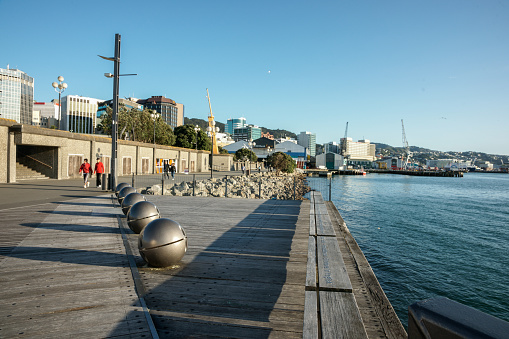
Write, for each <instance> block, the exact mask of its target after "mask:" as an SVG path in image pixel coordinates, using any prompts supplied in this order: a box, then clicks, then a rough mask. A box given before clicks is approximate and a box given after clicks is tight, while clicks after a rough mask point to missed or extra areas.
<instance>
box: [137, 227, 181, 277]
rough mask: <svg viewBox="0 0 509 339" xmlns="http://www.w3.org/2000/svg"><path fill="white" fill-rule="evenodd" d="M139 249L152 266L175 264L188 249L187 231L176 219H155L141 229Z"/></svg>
mask: <svg viewBox="0 0 509 339" xmlns="http://www.w3.org/2000/svg"><path fill="white" fill-rule="evenodd" d="M138 250H139V252H140V255H141V257H142V258H143V260H145V261H146V262H147V263H148V264H149V265H150V266H153V267H167V266H171V265H175V264H176V263H178V262H179V261H180V259H182V257H183V256H184V254H185V253H186V251H187V236H186V232H185V231H184V229H183V228H182V226H180V224H179V223H178V222H176V221H173V220H171V219H168V218H160V219H155V220H153V221H151V222H150V223H149V224H148V225H147V226H146V227H145V228H143V230H142V231H141V233H140V236H139V238H138Z"/></svg>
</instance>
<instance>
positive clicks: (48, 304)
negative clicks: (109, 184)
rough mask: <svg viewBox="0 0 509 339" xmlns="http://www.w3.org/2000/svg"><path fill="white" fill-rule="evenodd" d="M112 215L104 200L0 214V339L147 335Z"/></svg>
mask: <svg viewBox="0 0 509 339" xmlns="http://www.w3.org/2000/svg"><path fill="white" fill-rule="evenodd" d="M55 207H56V208H55ZM117 211H118V209H115V208H113V205H112V204H111V200H110V199H108V198H107V197H95V198H87V199H79V200H71V201H68V202H66V203H63V204H61V205H53V206H52V205H51V204H50V205H49V206H46V205H41V206H36V207H35V210H31V211H30V212H29V213H26V212H25V211H24V210H23V209H15V208H14V209H7V210H2V211H0V218H2V220H7V222H3V223H2V224H1V226H0V227H1V232H2V234H3V237H2V238H3V239H2V242H1V243H0V245H1V246H2V247H1V248H2V251H1V253H2V255H3V256H2V257H0V296H1V297H0V337H2V338H12V337H23V338H66V337H67V338H71V337H72V338H107V337H124V338H140V337H142V336H145V337H146V338H149V337H151V336H150V332H149V330H148V328H149V327H148V325H147V322H146V320H145V318H144V315H143V314H144V313H143V310H142V307H141V305H140V304H139V301H138V297H137V295H136V292H135V289H134V283H133V279H132V275H131V271H130V268H129V264H128V261H127V256H126V255H125V251H124V246H123V244H122V240H121V237H120V232H119V229H118V225H117V222H116V216H115V215H116V213H118V212H117ZM10 229H14V230H15V234H14V235H13V237H11V238H10V239H9V231H10ZM9 240H10V241H9Z"/></svg>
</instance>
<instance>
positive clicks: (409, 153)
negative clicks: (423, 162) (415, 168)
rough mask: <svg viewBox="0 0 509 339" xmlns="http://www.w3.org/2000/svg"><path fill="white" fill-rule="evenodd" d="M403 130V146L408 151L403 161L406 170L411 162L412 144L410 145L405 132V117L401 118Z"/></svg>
mask: <svg viewBox="0 0 509 339" xmlns="http://www.w3.org/2000/svg"><path fill="white" fill-rule="evenodd" d="M401 130H402V132H403V133H402V139H403V147H404V148H405V151H406V159H405V161H404V162H403V170H406V169H407V167H408V164H409V162H410V157H411V156H412V152H410V146H408V140H407V139H406V134H405V125H404V124H403V119H401Z"/></svg>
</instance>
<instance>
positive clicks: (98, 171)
mask: <svg viewBox="0 0 509 339" xmlns="http://www.w3.org/2000/svg"><path fill="white" fill-rule="evenodd" d="M94 173H95V184H96V186H97V188H101V177H102V175H103V173H104V165H103V163H102V162H101V158H97V162H96V163H95V169H94Z"/></svg>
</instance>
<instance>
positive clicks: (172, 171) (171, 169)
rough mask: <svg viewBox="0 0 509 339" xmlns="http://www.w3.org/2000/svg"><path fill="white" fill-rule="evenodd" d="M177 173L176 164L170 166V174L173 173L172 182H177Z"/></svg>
mask: <svg viewBox="0 0 509 339" xmlns="http://www.w3.org/2000/svg"><path fill="white" fill-rule="evenodd" d="M176 171H177V169H176V168H175V165H174V164H171V165H170V172H171V180H175V172H176Z"/></svg>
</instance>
